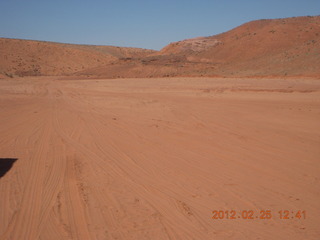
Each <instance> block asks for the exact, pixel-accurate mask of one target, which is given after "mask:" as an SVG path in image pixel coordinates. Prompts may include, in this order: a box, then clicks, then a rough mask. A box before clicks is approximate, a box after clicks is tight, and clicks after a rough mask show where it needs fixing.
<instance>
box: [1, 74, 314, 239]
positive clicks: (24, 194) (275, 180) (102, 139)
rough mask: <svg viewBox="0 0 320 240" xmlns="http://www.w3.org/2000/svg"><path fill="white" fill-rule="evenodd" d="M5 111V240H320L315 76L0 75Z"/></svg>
mask: <svg viewBox="0 0 320 240" xmlns="http://www.w3.org/2000/svg"><path fill="white" fill-rule="evenodd" d="M0 109H1V111H0V135H1V138H0V141H1V142H0V146H1V152H0V153H1V156H0V158H18V160H17V161H16V163H15V164H14V165H13V167H12V169H11V170H10V171H9V172H8V173H7V174H6V175H4V177H2V178H0V196H1V197H0V206H1V214H0V226H1V227H0V239H3V240H7V239H10V240H16V239H28V240H29V239H30V240H31V239H43V240H46V239H61V240H62V239H81V240H82V239H83V240H89V239H123V240H127V239H137V240H143V239H146V240H149V239H181V240H188V239H190V240H191V239H197V240H203V239H235V240H241V239H243V240H247V239H281V240H285V239H288V240H289V239H290V240H293V239H297V240H300V239H313V240H317V239H319V236H320V229H319V224H320V201H319V199H320V177H319V169H320V162H319V156H320V148H319V141H320V121H319V117H320V81H319V79H311V78H310V79H304V78H297V79H294V78H292V79H286V80H284V79H254V78H251V79H248V78H244V79H241V78H234V79H228V78H223V79H219V78H215V79H214V78H163V79H117V80H58V79H55V78H35V79H31V78H26V79H8V80H0ZM1 160H2V159H0V161H1ZM214 210H221V211H228V210H229V211H231V210H236V211H237V215H236V216H237V218H236V219H233V220H231V219H218V220H213V219H212V217H213V214H212V211H214ZM242 210H247V211H248V210H252V211H253V212H254V219H252V220H244V219H241V218H238V216H241V215H240V213H239V211H242ZM261 210H270V211H272V219H269V220H267V219H264V220H262V219H259V218H256V217H259V216H260V211H261ZM280 210H289V211H290V215H289V217H290V218H289V219H287V220H284V219H282V220H281V219H280V216H279V213H278V211H280ZM299 210H301V211H303V210H304V211H306V213H307V215H306V219H296V218H292V217H294V216H295V214H296V213H297V211H299ZM292 211H293V212H294V214H292V213H291V212H292Z"/></svg>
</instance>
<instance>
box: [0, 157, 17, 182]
mask: <svg viewBox="0 0 320 240" xmlns="http://www.w3.org/2000/svg"><path fill="white" fill-rule="evenodd" d="M17 160H18V158H0V178H2V177H3V176H4V175H5V174H6V173H7V172H9V170H10V169H11V168H12V166H13V164H14V162H15V161H17Z"/></svg>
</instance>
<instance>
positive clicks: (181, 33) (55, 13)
mask: <svg viewBox="0 0 320 240" xmlns="http://www.w3.org/2000/svg"><path fill="white" fill-rule="evenodd" d="M0 9H1V14H0V37H8V38H23V39H34V40H46V41H56V42H65V43H82V44H96V45H116V46H128V47H142V48H150V49H161V48H162V47H164V46H165V45H167V44H168V43H170V42H174V41H179V40H183V39H186V38H193V37H198V36H210V35H214V34H218V33H221V32H225V31H228V30H230V29H232V28H234V27H236V26H238V25H240V24H243V23H245V22H247V21H251V20H256V19H262V18H283V17H293V16H304V15H319V14H320V0H281V1H279V0H219V1H218V0H170V1H169V0H117V1H108V0H107V1H103V0H55V1H49V0H27V1H26V0H0Z"/></svg>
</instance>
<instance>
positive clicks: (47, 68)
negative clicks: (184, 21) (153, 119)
mask: <svg viewBox="0 0 320 240" xmlns="http://www.w3.org/2000/svg"><path fill="white" fill-rule="evenodd" d="M0 51H1V55H0V74H2V75H7V76H10V75H18V76H26V75H75V76H86V77H98V78H119V77H167V76H320V65H319V62H320V16H306V17H294V18H283V19H263V20H256V21H252V22H248V23H245V24H243V25H241V26H239V27H236V28H234V29H232V30H230V31H228V32H225V33H222V34H218V35H214V36H210V37H198V38H194V39H187V40H183V41H179V42H175V43H170V44H169V45H167V46H166V47H164V48H163V49H162V50H161V51H158V52H157V51H152V50H146V49H137V48H120V47H111V46H88V45H73V44H57V43H50V42H38V41H30V40H14V39H0Z"/></svg>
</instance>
